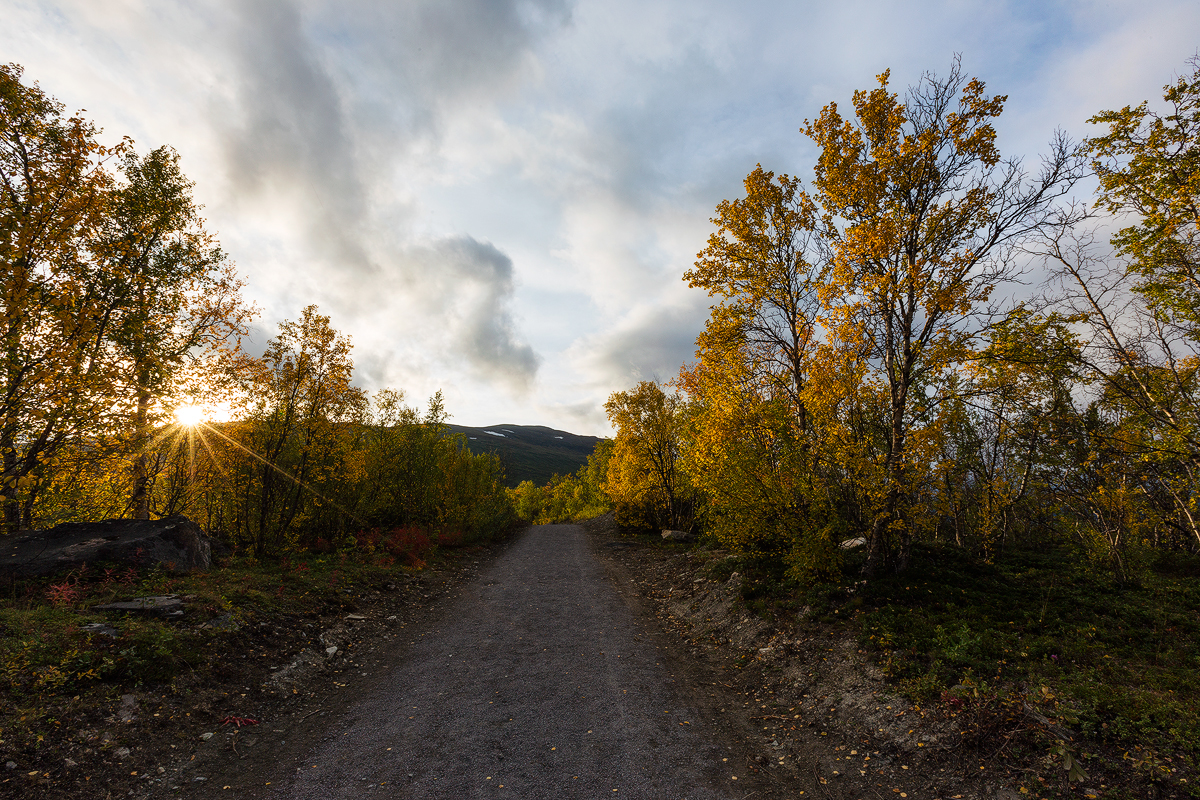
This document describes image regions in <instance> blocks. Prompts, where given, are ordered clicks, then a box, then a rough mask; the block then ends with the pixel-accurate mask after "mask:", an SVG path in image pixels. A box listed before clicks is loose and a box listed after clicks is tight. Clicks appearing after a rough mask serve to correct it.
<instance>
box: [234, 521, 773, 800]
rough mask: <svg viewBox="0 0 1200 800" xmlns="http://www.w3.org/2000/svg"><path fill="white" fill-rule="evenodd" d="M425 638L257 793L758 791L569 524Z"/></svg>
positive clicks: (651, 794) (518, 548)
mask: <svg viewBox="0 0 1200 800" xmlns="http://www.w3.org/2000/svg"><path fill="white" fill-rule="evenodd" d="M436 627H437V630H436V631H430V632H428V633H427V634H426V635H425V636H423V637H418V638H416V639H415V640H414V641H412V642H410V646H409V647H408V649H407V652H406V653H404V656H403V659H402V661H401V662H400V663H397V664H395V665H394V666H393V668H392V669H391V670H390V671H389V672H388V675H387V676H386V677H385V678H383V679H381V680H380V681H379V682H378V683H376V684H375V685H374V687H373V688H372V689H371V690H370V691H369V692H366V693H364V694H363V695H362V696H361V697H360V698H359V699H358V700H357V701H356V702H354V703H353V704H352V705H350V706H348V707H347V708H346V711H345V713H344V715H343V716H342V718H341V720H340V721H339V722H338V723H336V725H335V727H334V728H333V729H332V730H328V731H326V738H325V739H324V741H322V742H320V743H319V744H318V745H317V746H316V747H315V748H313V749H312V750H311V751H310V752H309V753H308V755H307V756H306V757H305V759H304V760H303V761H302V762H301V763H299V764H295V765H292V764H280V765H279V768H280V771H281V772H283V771H285V770H287V771H291V772H292V774H291V775H290V776H287V775H282V774H281V775H280V780H279V781H276V782H273V785H272V786H271V787H270V789H271V790H274V792H278V793H279V794H282V795H284V796H286V797H289V798H297V800H335V799H336V798H348V797H355V798H360V797H369V796H375V797H388V798H392V797H394V798H466V797H512V798H566V797H580V798H591V797H634V798H695V799H697V800H699V799H700V798H743V797H746V796H749V795H754V796H758V797H762V796H763V794H762V793H759V792H758V791H757V789H758V788H761V789H764V790H765V789H767V787H756V785H755V784H756V781H755V780H754V776H752V775H748V774H745V770H744V769H742V768H741V767H740V766H739V761H740V759H737V758H735V757H733V756H732V753H733V752H734V749H735V748H736V747H737V745H736V743H734V742H732V741H730V739H729V737H728V736H727V734H726V732H724V731H723V730H722V729H721V727H720V726H719V724H717V723H716V721H715V720H714V718H713V713H712V712H713V711H714V709H712V708H706V707H704V706H705V704H704V703H703V702H702V701H699V698H698V696H697V693H696V692H695V691H693V687H690V686H687V685H685V684H687V683H688V681H686V680H684V679H683V678H681V679H680V682H677V681H676V678H675V677H674V676H673V675H672V673H671V671H670V666H669V665H670V662H669V660H668V658H667V655H666V653H665V651H664V650H663V649H662V646H661V645H660V644H659V643H658V634H657V628H656V626H655V623H654V621H653V620H652V619H647V620H644V621H643V620H642V619H639V618H638V616H637V615H636V614H635V613H634V612H633V611H632V610H631V609H630V607H629V606H628V605H626V603H625V602H623V601H622V599H621V597H620V596H619V594H618V592H617V591H616V590H615V589H614V588H613V585H612V578H610V577H609V576H608V575H606V573H605V570H604V569H603V567H602V566H601V565H600V564H599V563H598V562H597V560H596V558H595V557H594V556H593V554H592V552H591V549H590V546H589V542H588V538H587V534H586V533H585V532H584V531H583V530H582V529H581V528H580V527H579V526H576V525H543V526H538V527H534V528H531V529H529V530H528V531H526V532H525V533H524V534H522V536H521V538H520V539H519V540H518V541H517V542H515V543H514V544H513V545H512V547H511V548H509V549H508V550H507V551H506V552H505V553H504V554H503V555H502V556H500V557H499V558H498V559H497V560H496V561H495V562H493V563H492V564H491V565H490V566H488V567H487V568H486V569H484V570H483V571H482V572H481V573H480V575H479V577H478V578H477V579H476V580H475V581H474V582H473V583H471V584H470V585H468V586H467V587H465V588H464V590H463V592H462V595H461V597H460V598H458V599H457V600H456V601H455V603H454V605H453V606H451V607H450V608H449V609H448V613H447V615H446V616H445V618H444V619H443V621H442V623H441V624H440V625H439V626H436ZM740 763H741V764H744V762H740ZM734 776H737V777H736V778H735V777H734ZM210 785H211V784H210ZM239 788H243V789H245V788H249V787H239ZM255 794H257V792H256V793H255ZM276 796H278V795H276Z"/></svg>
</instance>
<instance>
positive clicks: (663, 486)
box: [604, 381, 690, 528]
mask: <svg viewBox="0 0 1200 800" xmlns="http://www.w3.org/2000/svg"><path fill="white" fill-rule="evenodd" d="M682 406H683V399H682V398H681V397H680V396H679V395H678V394H667V393H666V392H664V391H663V390H662V388H661V387H660V386H659V385H658V384H657V383H654V382H653V381H642V382H641V383H639V384H638V385H637V386H636V387H635V388H633V389H631V390H630V391H628V392H613V393H612V394H611V395H610V396H609V398H608V402H606V403H605V404H604V410H605V412H606V413H607V414H608V419H609V421H611V422H612V424H613V425H614V426H615V427H616V429H617V436H616V440H615V441H614V443H613V450H612V455H611V457H610V458H609V462H608V479H607V481H606V484H605V488H606V491H607V492H608V495H609V497H611V498H612V500H613V504H614V506H615V509H616V514H617V521H618V522H621V523H622V524H628V523H630V522H636V523H639V524H647V523H650V524H653V523H658V524H660V525H663V526H665V527H670V528H675V527H678V526H680V525H682V524H684V522H690V520H688V519H687V517H688V516H690V513H689V512H690V507H689V503H688V494H689V492H688V482H687V480H686V478H685V476H684V475H683V474H682V472H681V471H680V469H679V461H680V449H681V445H682V440H681V434H682V429H683V419H682V416H683V408H682ZM647 517H649V518H648V519H647Z"/></svg>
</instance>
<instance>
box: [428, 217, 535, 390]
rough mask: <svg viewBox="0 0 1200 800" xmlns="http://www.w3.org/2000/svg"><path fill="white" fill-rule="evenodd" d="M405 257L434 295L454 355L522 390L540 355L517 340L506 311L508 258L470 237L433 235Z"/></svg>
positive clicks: (526, 387) (528, 384)
mask: <svg viewBox="0 0 1200 800" xmlns="http://www.w3.org/2000/svg"><path fill="white" fill-rule="evenodd" d="M409 257H410V258H411V259H412V260H413V263H414V264H416V265H419V268H420V270H421V273H422V278H421V279H420V283H421V284H422V285H423V286H424V287H428V288H431V289H433V291H431V292H430V294H431V295H434V296H437V297H439V298H440V301H441V302H440V314H439V315H438V316H437V318H436V321H437V322H438V323H439V324H441V325H444V326H445V327H446V329H447V330H448V332H449V333H450V334H451V343H452V347H453V348H454V349H455V350H456V352H457V354H458V355H459V356H460V357H462V358H464V359H465V360H466V361H467V363H468V364H470V366H471V367H472V369H473V370H474V372H475V373H476V374H477V375H479V376H480V377H483V378H484V379H486V380H489V381H495V382H500V383H503V384H507V385H508V386H509V387H510V388H512V389H514V390H516V391H519V392H525V391H528V390H529V388H530V387H531V386H532V384H533V379H534V377H535V376H536V374H537V369H538V364H539V363H540V362H541V358H540V357H539V356H538V355H537V353H535V352H534V350H533V348H532V347H530V346H529V345H528V344H525V343H523V342H521V341H520V340H519V338H518V335H517V332H516V325H515V324H514V321H513V318H512V313H511V311H510V310H509V302H510V301H511V299H512V294H513V264H512V259H510V258H509V257H508V256H506V255H505V254H504V253H502V252H500V250H498V249H497V248H496V247H495V246H493V245H492V244H490V243H488V242H479V241H476V240H475V239H473V238H471V237H470V236H457V237H452V238H446V239H441V240H438V241H436V242H433V243H431V244H429V245H426V246H424V247H422V248H418V249H414V250H413V251H412V252H411V253H410V255H409Z"/></svg>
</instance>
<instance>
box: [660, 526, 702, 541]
mask: <svg viewBox="0 0 1200 800" xmlns="http://www.w3.org/2000/svg"><path fill="white" fill-rule="evenodd" d="M662 538H664V539H666V540H667V541H668V542H690V541H693V540H694V539H695V538H696V534H694V533H692V532H690V531H673V530H668V529H667V528H663V532H662Z"/></svg>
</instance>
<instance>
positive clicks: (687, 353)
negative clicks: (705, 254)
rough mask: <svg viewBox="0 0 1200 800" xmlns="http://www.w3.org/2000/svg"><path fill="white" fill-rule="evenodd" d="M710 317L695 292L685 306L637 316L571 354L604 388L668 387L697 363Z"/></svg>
mask: <svg viewBox="0 0 1200 800" xmlns="http://www.w3.org/2000/svg"><path fill="white" fill-rule="evenodd" d="M707 312H708V306H707V297H705V296H704V295H703V294H702V293H700V292H690V293H689V294H688V295H687V296H686V297H685V300H684V302H683V303H681V304H676V305H666V304H664V305H659V306H646V307H643V308H640V309H637V310H635V311H633V312H631V313H630V314H629V315H627V316H626V317H625V319H623V320H621V322H619V323H618V324H617V325H614V326H613V328H612V329H610V330H608V331H605V332H604V333H601V334H598V335H595V336H589V337H586V338H584V339H582V340H580V341H578V342H576V343H575V344H574V345H572V347H571V353H572V355H573V357H574V360H575V361H576V362H577V363H578V364H579V365H580V366H582V367H583V368H584V369H585V370H586V373H587V374H588V375H589V376H590V377H593V378H594V379H595V380H596V381H597V382H598V383H599V384H600V385H603V386H616V387H625V386H630V385H632V384H634V383H636V382H638V381H644V380H656V381H667V380H670V379H672V378H674V377H675V376H676V375H678V374H679V367H680V366H681V365H682V364H684V363H685V362H687V361H690V360H692V359H693V358H694V357H695V351H696V336H697V335H699V333H700V331H701V330H702V329H703V328H704V320H705V318H706V317H707V316H708V313H707Z"/></svg>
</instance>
